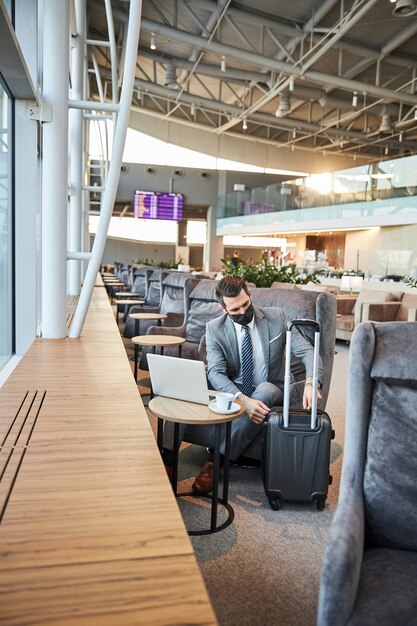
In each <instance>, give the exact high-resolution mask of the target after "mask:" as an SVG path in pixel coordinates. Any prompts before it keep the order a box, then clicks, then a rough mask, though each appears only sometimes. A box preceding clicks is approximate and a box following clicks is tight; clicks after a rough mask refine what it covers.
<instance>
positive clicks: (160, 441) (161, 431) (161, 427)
mask: <svg viewBox="0 0 417 626" xmlns="http://www.w3.org/2000/svg"><path fill="white" fill-rule="evenodd" d="M156 443H157V444H158V449H159V451H160V452H162V447H163V445H164V420H163V419H162V418H161V417H158V430H157V431H156Z"/></svg>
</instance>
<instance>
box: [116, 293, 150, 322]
mask: <svg viewBox="0 0 417 626" xmlns="http://www.w3.org/2000/svg"><path fill="white" fill-rule="evenodd" d="M118 293H120V291H119V292H118ZM144 303H145V300H138V299H136V298H123V299H122V300H116V301H115V304H116V321H117V325H119V313H120V309H119V306H120V305H124V306H132V305H133V304H144Z"/></svg>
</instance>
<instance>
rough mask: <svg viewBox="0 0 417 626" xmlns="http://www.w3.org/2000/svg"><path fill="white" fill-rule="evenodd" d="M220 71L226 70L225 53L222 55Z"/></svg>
mask: <svg viewBox="0 0 417 626" xmlns="http://www.w3.org/2000/svg"><path fill="white" fill-rule="evenodd" d="M220 71H221V72H225V71H226V57H225V56H224V54H223V55H222V58H221V60H220Z"/></svg>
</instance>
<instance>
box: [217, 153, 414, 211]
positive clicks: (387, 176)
mask: <svg viewBox="0 0 417 626" xmlns="http://www.w3.org/2000/svg"><path fill="white" fill-rule="evenodd" d="M416 195H417V156H409V157H403V158H401V159H395V160H390V161H383V162H380V163H372V164H370V165H365V166H359V167H354V168H350V169H346V170H341V171H338V172H333V173H331V174H330V173H329V174H313V175H311V176H308V177H307V178H303V179H296V180H291V181H288V182H284V183H278V184H275V185H268V186H266V187H255V188H254V189H250V190H247V191H235V192H233V193H229V194H227V195H225V196H222V197H220V198H219V201H218V205H217V217H218V218H228V217H237V216H241V215H259V214H261V213H276V212H279V211H293V210H296V209H309V208H315V207H325V206H328V207H330V206H337V205H341V204H352V203H356V202H358V203H364V202H373V201H378V200H388V199H391V198H404V197H405V198H407V197H410V196H416Z"/></svg>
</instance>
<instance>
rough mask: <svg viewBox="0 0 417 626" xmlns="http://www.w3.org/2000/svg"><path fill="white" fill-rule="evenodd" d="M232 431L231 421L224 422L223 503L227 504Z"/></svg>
mask: <svg viewBox="0 0 417 626" xmlns="http://www.w3.org/2000/svg"><path fill="white" fill-rule="evenodd" d="M231 432H232V422H227V424H226V446H225V450H224V465H223V503H224V504H225V505H227V502H228V499H229V470H230V464H229V462H230V434H231Z"/></svg>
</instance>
